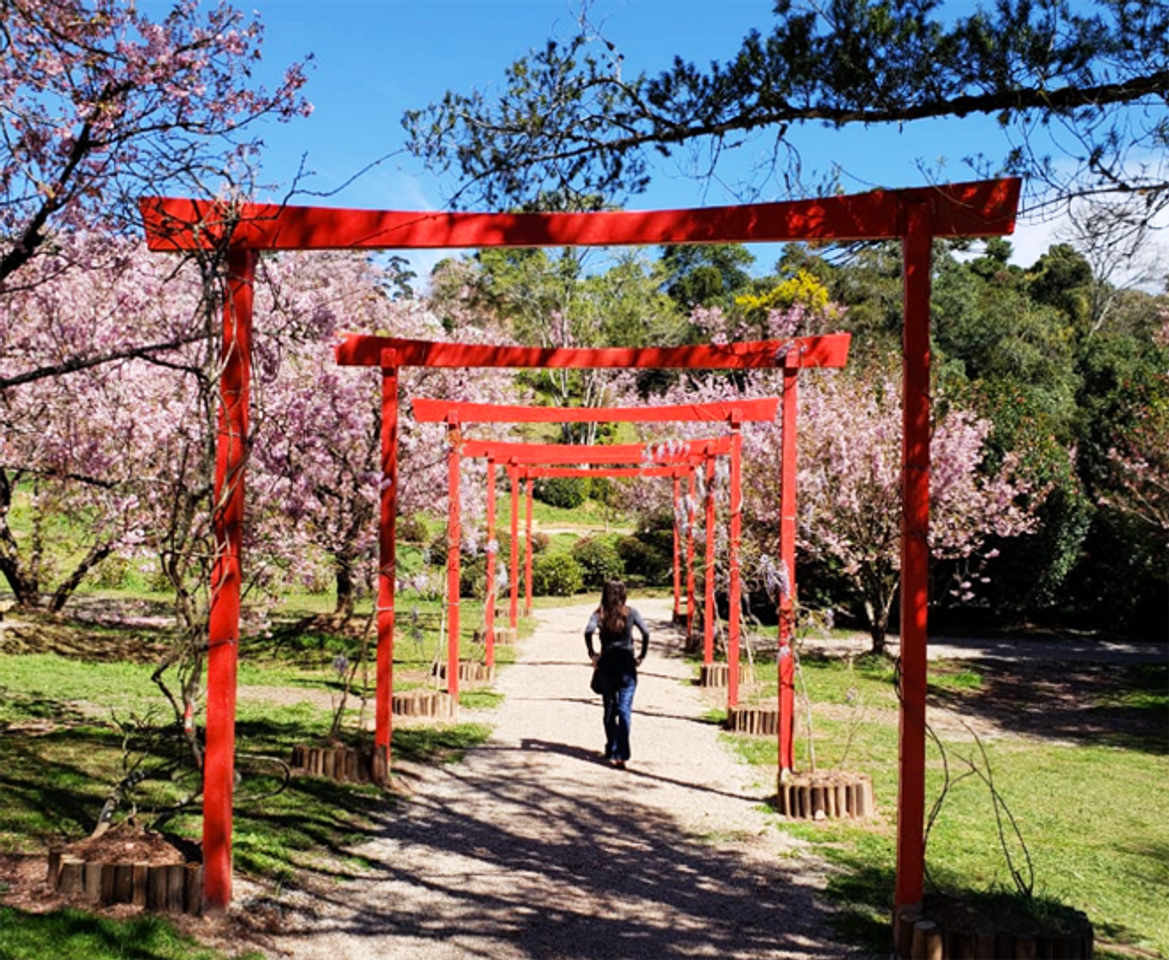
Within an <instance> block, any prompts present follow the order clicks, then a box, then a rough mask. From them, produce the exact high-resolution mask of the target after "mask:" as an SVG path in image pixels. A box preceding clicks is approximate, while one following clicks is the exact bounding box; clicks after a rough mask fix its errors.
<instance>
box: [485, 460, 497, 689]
mask: <svg viewBox="0 0 1169 960" xmlns="http://www.w3.org/2000/svg"><path fill="white" fill-rule="evenodd" d="M496 552H497V551H496V546H495V458H494V457H488V458H487V597H486V599H485V600H484V603H483V633H484V634H485V636H484V638H483V642H484V644H485V645H486V648H487V650H486V656H485V658H484V659H485V661H486V663H487V666H488V667H490V666H493V665H494V663H495V555H496Z"/></svg>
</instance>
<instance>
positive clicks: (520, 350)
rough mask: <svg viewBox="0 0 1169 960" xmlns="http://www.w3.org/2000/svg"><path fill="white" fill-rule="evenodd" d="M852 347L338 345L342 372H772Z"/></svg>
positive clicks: (823, 360) (831, 342)
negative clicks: (790, 356)
mask: <svg viewBox="0 0 1169 960" xmlns="http://www.w3.org/2000/svg"><path fill="white" fill-rule="evenodd" d="M848 346H849V335H848V334H833V335H831V336H823V337H802V338H798V339H791V340H757V341H753V342H749V343H728V344H699V345H697V346H686V347H600V348H585V347H510V346H490V345H485V344H466V343H444V342H437V341H431V340H403V339H399V338H396V337H373V336H368V335H365V334H352V335H350V336H348V337H346V338H345V339H344V340H342V341H341V343H340V344H338V346H337V351H336V356H337V363H339V364H340V365H341V366H343V367H359V366H376V365H377V358H378V357H379V356H380V355H381V351H382V350H387V349H393V350H397V351H398V356H399V357H400V358H401V361H402V363H401V365H402V366H404V367H407V366H413V367H460V368H461V367H497V368H512V367H517V368H548V367H555V368H566V367H571V368H576V369H649V368H654V369H659V368H673V369H686V370H699V369H708V370H751V369H755V370H772V369H776V368H779V367H782V366H783V363H784V357H785V356H786V355H787V353H788V352H790V351H791V350H792V349H799V351H800V365H801V366H804V367H843V366H844V365H845V363H846V362H847V360H848Z"/></svg>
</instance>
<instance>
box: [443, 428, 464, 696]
mask: <svg viewBox="0 0 1169 960" xmlns="http://www.w3.org/2000/svg"><path fill="white" fill-rule="evenodd" d="M447 437H448V439H449V441H450V452H449V454H448V459H447V475H448V484H447V485H448V488H449V490H450V504H449V507H448V509H447V532H446V536H447V556H446V590H447V598H446V599H447V655H446V688H447V693H449V694H450V697H451V705H452V706H457V705H458V702H459V534H460V530H459V527H460V525H461V524H462V518H461V516H460V512H459V507H460V504H459V462H460V460H461V459H462V449H461V448H462V445H463V444H462V431H461V430H460V429H459V421H458V419H457V418H452V419H450V420H448V421H447Z"/></svg>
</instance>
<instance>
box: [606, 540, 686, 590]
mask: <svg viewBox="0 0 1169 960" xmlns="http://www.w3.org/2000/svg"><path fill="white" fill-rule="evenodd" d="M616 551H617V556H618V557H620V558H621V561H622V563H623V564H624V567H625V575H626V577H628V578H629V579H630V580H632V581H636V582H638V583H640V584H660V583H668V582H669V581H670V577H671V576H672V575H673V570H674V542H673V539H672V538H671V540H670V544H669V550H668V552H666V551H663V550H660V549H656V548H655V547H654V546H653V545H651V544H649V543H646V542H645V541H644V540H642V539H641V538H640V537H621V538H620V539H618V540H617V543H616Z"/></svg>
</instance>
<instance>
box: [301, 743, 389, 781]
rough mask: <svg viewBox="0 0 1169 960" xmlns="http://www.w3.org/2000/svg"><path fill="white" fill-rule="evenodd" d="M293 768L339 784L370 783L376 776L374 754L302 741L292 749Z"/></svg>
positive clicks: (352, 748) (356, 749)
mask: <svg viewBox="0 0 1169 960" xmlns="http://www.w3.org/2000/svg"><path fill="white" fill-rule="evenodd" d="M291 762H292V767H293V768H294V769H299V770H303V771H304V772H305V773H307V774H308V775H309V776H313V777H325V778H327V779H329V780H336V781H337V782H338V783H368V782H369V781H370V780H372V779H373V753H372V751H370V750H369V749H359V748H356V747H310V746H308V745H306V744H303V743H298V744H297V745H296V746H295V747H293V748H292V761H291Z"/></svg>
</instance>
